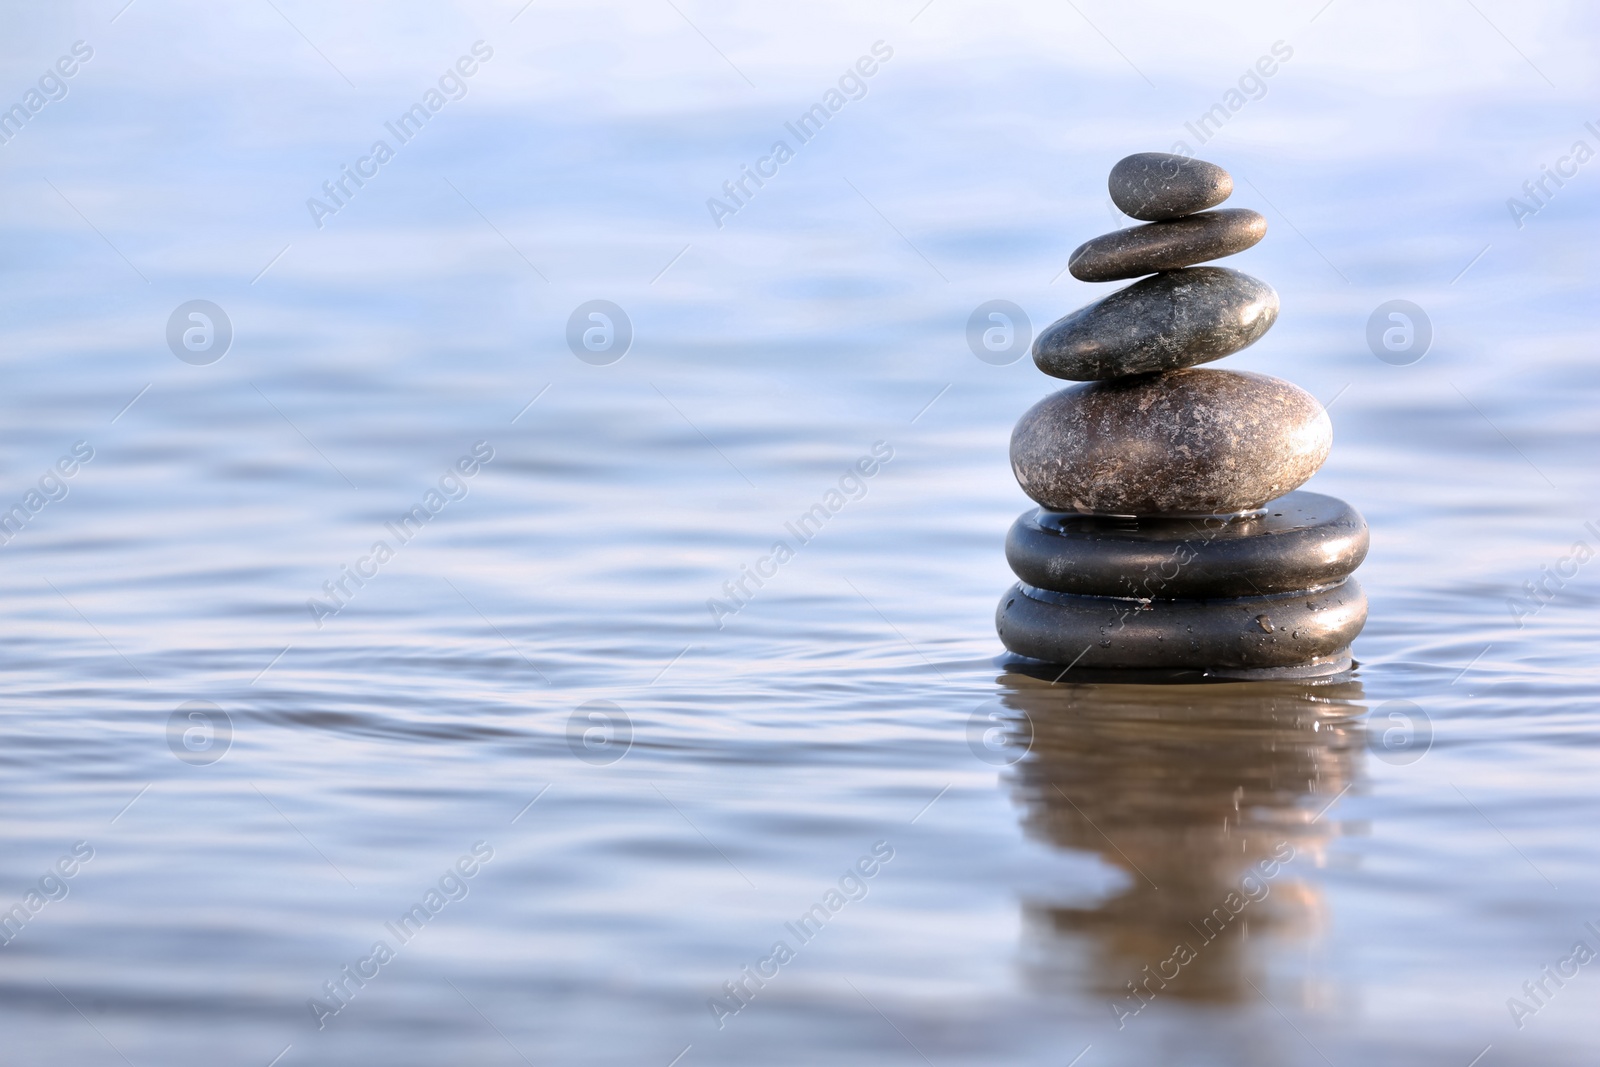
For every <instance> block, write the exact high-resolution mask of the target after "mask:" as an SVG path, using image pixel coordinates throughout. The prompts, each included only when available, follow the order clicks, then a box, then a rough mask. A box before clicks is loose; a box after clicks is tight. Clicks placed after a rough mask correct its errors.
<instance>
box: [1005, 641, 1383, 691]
mask: <svg viewBox="0 0 1600 1067" xmlns="http://www.w3.org/2000/svg"><path fill="white" fill-rule="evenodd" d="M995 665H996V666H998V667H1002V668H1004V669H1005V670H1008V671H1011V672H1012V673H1014V674H1026V675H1028V676H1029V677H1030V678H1037V679H1039V680H1040V681H1044V682H1051V683H1060V684H1062V685H1069V684H1070V685H1206V684H1216V683H1224V682H1294V683H1298V684H1304V685H1325V684H1334V683H1340V682H1345V681H1347V680H1348V679H1349V678H1350V672H1351V671H1353V670H1355V668H1356V666H1357V664H1356V661H1355V660H1354V659H1353V658H1351V655H1350V650H1349V649H1348V648H1346V649H1341V650H1340V651H1338V652H1335V653H1334V654H1333V655H1331V656H1328V657H1326V658H1319V659H1318V660H1317V661H1316V662H1314V663H1302V664H1300V665H1298V666H1295V667H1208V668H1206V669H1204V670H1201V669H1199V668H1194V667H1168V668H1162V669H1156V668H1153V667H1091V668H1088V669H1085V668H1083V667H1073V668H1071V669H1070V670H1068V669H1066V667H1065V665H1064V664H1061V663H1046V662H1045V661H1044V660H1042V659H1030V658H1029V657H1027V656H1019V655H1017V654H1016V653H1015V652H1007V653H1005V654H1004V655H1002V656H999V657H997V658H996V660H995Z"/></svg>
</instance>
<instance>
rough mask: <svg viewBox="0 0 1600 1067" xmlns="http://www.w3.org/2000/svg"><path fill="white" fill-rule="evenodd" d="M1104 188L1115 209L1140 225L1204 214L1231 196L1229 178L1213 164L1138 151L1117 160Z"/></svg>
mask: <svg viewBox="0 0 1600 1067" xmlns="http://www.w3.org/2000/svg"><path fill="white" fill-rule="evenodd" d="M1106 185H1107V188H1109V189H1110V191H1111V202H1112V203H1114V204H1116V205H1117V210H1119V211H1121V212H1122V213H1123V214H1124V215H1127V216H1128V217H1130V218H1135V219H1140V220H1142V221H1144V222H1160V221H1161V220H1163V219H1175V218H1177V217H1178V216H1179V215H1191V214H1193V213H1194V212H1196V211H1204V210H1205V209H1206V208H1208V207H1216V206H1217V205H1218V204H1220V203H1222V202H1223V201H1224V200H1226V199H1228V197H1229V196H1231V195H1232V194H1233V178H1232V177H1231V176H1230V175H1229V174H1228V172H1227V171H1225V170H1223V169H1222V168H1221V167H1219V166H1217V165H1216V164H1215V163H1207V162H1206V161H1205V160H1202V159H1190V158H1189V157H1187V156H1175V155H1171V154H1169V153H1167V152H1138V153H1135V154H1134V155H1131V156H1128V157H1126V158H1125V159H1122V160H1120V161H1118V163H1117V165H1116V166H1114V167H1112V168H1111V177H1110V180H1109V181H1108V182H1107V183H1106Z"/></svg>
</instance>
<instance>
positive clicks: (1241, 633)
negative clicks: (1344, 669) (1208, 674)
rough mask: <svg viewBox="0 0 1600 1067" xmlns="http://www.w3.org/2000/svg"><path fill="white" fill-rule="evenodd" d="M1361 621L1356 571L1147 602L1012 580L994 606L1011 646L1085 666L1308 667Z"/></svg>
mask: <svg viewBox="0 0 1600 1067" xmlns="http://www.w3.org/2000/svg"><path fill="white" fill-rule="evenodd" d="M1366 621H1367V598H1366V595H1365V594H1364V593H1362V591H1361V586H1359V585H1357V584H1356V580H1355V579H1354V578H1347V579H1345V580H1344V581H1343V582H1340V583H1339V584H1338V585H1335V586H1332V587H1330V588H1328V589H1324V590H1320V591H1318V592H1314V593H1282V594H1279V595H1277V596H1252V597H1233V598H1229V599H1219V600H1153V601H1150V602H1149V603H1148V604H1143V603H1141V602H1139V601H1135V600H1117V599H1113V598H1111V597H1092V596H1074V595H1072V594H1070V593H1052V592H1049V591H1048V590H1044V589H1036V588H1034V587H1032V586H1029V585H1024V584H1022V583H1018V584H1016V585H1014V586H1012V587H1011V588H1010V590H1008V591H1007V592H1006V595H1005V596H1004V597H1002V598H1001V600H1000V607H999V610H998V611H997V612H996V613H995V626H996V628H997V629H998V630H999V632H1000V640H1001V641H1002V642H1003V643H1004V644H1005V646H1006V648H1008V649H1010V650H1011V651H1012V652H1015V653H1016V654H1017V655H1019V656H1027V657H1029V658H1031V659H1036V660H1043V661H1045V662H1047V663H1060V664H1063V665H1071V666H1072V667H1073V668H1074V669H1077V668H1084V669H1088V670H1095V669H1118V670H1126V669H1192V670H1202V671H1205V670H1249V669H1259V668H1270V667H1307V666H1310V667H1315V666H1320V665H1325V664H1329V663H1337V662H1338V661H1340V660H1342V659H1344V658H1345V657H1347V656H1348V655H1349V647H1350V642H1351V641H1352V640H1354V639H1355V637H1356V635H1357V634H1359V633H1360V632H1361V627H1362V626H1363V625H1364V624H1365V623H1366Z"/></svg>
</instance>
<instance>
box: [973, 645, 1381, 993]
mask: <svg viewBox="0 0 1600 1067" xmlns="http://www.w3.org/2000/svg"><path fill="white" fill-rule="evenodd" d="M1001 683H1002V686H1003V691H1002V696H1001V702H1002V703H1003V704H1004V705H1005V706H1006V707H1007V708H1008V709H1010V710H1011V711H1012V713H1013V714H1020V715H1021V716H1025V717H1026V719H1027V720H1029V721H1031V724H1032V727H1031V728H1032V741H1033V744H1032V750H1031V751H1030V752H1029V754H1028V756H1027V758H1025V759H1023V760H1022V761H1021V762H1019V763H1018V764H1016V766H1015V767H1013V768H1012V771H1011V776H1010V777H1011V784H1012V788H1013V792H1014V796H1015V798H1016V800H1017V801H1018V803H1019V804H1020V805H1021V806H1022V808H1023V810H1024V815H1023V828H1024V830H1025V832H1026V833H1027V834H1028V835H1029V836H1030V837H1034V838H1036V839H1039V840H1042V841H1045V842H1048V843H1049V844H1052V845H1055V846H1058V847H1060V848H1066V849H1074V850H1079V851H1086V852H1092V853H1094V854H1096V855H1097V856H1098V857H1099V858H1100V859H1102V860H1104V861H1105V862H1106V863H1108V864H1110V865H1112V866H1113V867H1116V868H1118V869H1119V870H1121V871H1122V872H1124V873H1125V874H1126V875H1127V885H1126V886H1125V887H1124V888H1121V889H1119V890H1116V891H1115V892H1113V894H1112V895H1111V896H1109V897H1108V898H1107V899H1105V900H1103V901H1102V902H1100V903H1099V904H1096V905H1094V906H1088V907H1085V906H1069V905H1065V904H1062V903H1059V902H1053V901H1046V900H1027V901H1025V902H1024V919H1025V925H1026V926H1028V927H1029V928H1030V931H1029V932H1030V934H1031V935H1032V937H1031V940H1032V941H1033V942H1034V943H1033V944H1032V945H1030V949H1031V952H1030V956H1031V959H1030V971H1031V972H1032V974H1033V977H1034V978H1035V979H1036V980H1037V981H1038V982H1040V983H1041V984H1044V985H1060V984H1063V983H1065V984H1069V985H1074V986H1078V987H1080V988H1081V989H1082V990H1083V991H1085V992H1088V993H1091V994H1093V995H1096V996H1104V997H1106V998H1107V1000H1108V1001H1114V1002H1118V1003H1123V1004H1125V1005H1126V1008H1125V1010H1131V1009H1137V1008H1138V1007H1139V1005H1140V1004H1141V1003H1142V1001H1141V1000H1140V999H1136V998H1135V997H1134V994H1133V992H1132V987H1131V985H1130V983H1131V984H1132V985H1137V986H1138V987H1139V988H1140V990H1141V993H1142V994H1143V996H1144V997H1145V998H1146V999H1149V998H1153V999H1156V1000H1160V999H1163V998H1175V999H1186V1000H1190V1001H1214V1002H1215V1001H1220V1002H1228V1001H1235V1000H1239V999H1240V998H1242V997H1244V996H1247V995H1248V996H1254V994H1253V993H1252V992H1251V990H1250V987H1249V985H1248V984H1246V979H1247V978H1248V979H1250V980H1252V981H1255V982H1256V984H1257V985H1260V984H1262V979H1261V977H1260V976H1259V974H1258V973H1257V969H1256V967H1254V966H1252V960H1251V954H1250V945H1251V943H1252V942H1253V941H1255V940H1256V939H1259V938H1261V937H1263V936H1264V935H1276V936H1280V937H1291V938H1305V937H1307V936H1308V935H1309V934H1310V933H1311V932H1312V931H1313V930H1314V929H1315V928H1316V927H1317V926H1319V925H1320V924H1321V913H1322V900H1321V896H1320V894H1319V893H1318V891H1317V890H1316V889H1315V888H1314V887H1313V886H1311V885H1310V884H1308V883H1306V882H1304V881H1301V875H1302V874H1303V872H1304V871H1305V870H1307V869H1308V868H1309V867H1314V866H1318V865H1320V864H1321V862H1322V854H1323V851H1324V847H1325V844H1326V841H1327V839H1328V837H1329V836H1330V834H1331V831H1330V829H1329V826H1328V823H1327V821H1326V820H1323V819H1319V818H1318V813H1319V812H1321V811H1322V810H1323V809H1324V808H1325V807H1326V806H1327V805H1328V804H1329V803H1330V802H1331V801H1332V800H1334V798H1335V797H1337V796H1338V795H1339V794H1340V793H1341V792H1342V791H1343V790H1345V789H1346V788H1348V787H1349V786H1350V785H1351V783H1352V782H1353V780H1354V779H1355V777H1356V775H1357V774H1358V773H1359V771H1360V758H1361V756H1360V753H1361V743H1362V734H1361V727H1360V725H1359V722H1358V721H1357V719H1356V717H1357V716H1359V715H1360V714H1361V713H1362V712H1363V710H1364V708H1363V707H1362V706H1360V705H1359V704H1358V703H1357V701H1359V700H1360V699H1361V697H1362V691H1361V685H1360V683H1359V682H1354V681H1346V682H1337V683H1332V684H1324V685H1313V684H1305V683H1291V682H1257V683H1246V684H1231V685H1182V686H1176V685H1175V686H1155V685H1150V686H1145V685H1108V686H1097V685H1066V684H1062V685H1051V684H1049V683H1048V682H1042V681H1038V680H1036V679H1034V678H1030V677H1027V676H1023V675H1016V674H1009V675H1006V676H1005V677H1004V678H1002V679H1001ZM1291 849H1292V855H1293V859H1290V860H1289V861H1288V862H1287V863H1286V864H1283V865H1280V864H1278V863H1277V862H1275V861H1276V860H1281V859H1283V858H1284V857H1285V856H1286V855H1289V854H1290V850H1291ZM1263 872H1266V873H1267V875H1268V877H1265V878H1263V877H1262V873H1263ZM1157 887H1159V888H1157ZM1230 894H1234V896H1233V897H1232V898H1231V899H1230ZM1216 909H1221V911H1220V912H1219V911H1217V910H1216ZM1208 919H1209V921H1208ZM1224 920H1226V921H1224ZM1180 945H1185V946H1188V947H1189V950H1190V953H1192V958H1187V959H1185V958H1184V957H1185V956H1187V955H1189V954H1188V953H1181V954H1178V955H1177V957H1176V959H1177V962H1167V961H1169V960H1174V958H1175V949H1177V947H1178V946H1180ZM1081 946H1086V947H1087V953H1084V952H1083V951H1081ZM1147 967H1148V968H1149V969H1148V970H1146V968H1147ZM1080 968H1081V973H1074V972H1079V971H1080ZM1174 971H1176V976H1175V977H1174V976H1173V974H1174ZM1124 998H1127V999H1126V1001H1124Z"/></svg>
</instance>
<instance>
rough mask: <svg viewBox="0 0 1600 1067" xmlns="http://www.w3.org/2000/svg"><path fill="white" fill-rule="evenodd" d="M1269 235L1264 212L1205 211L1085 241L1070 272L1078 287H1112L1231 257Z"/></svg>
mask: <svg viewBox="0 0 1600 1067" xmlns="http://www.w3.org/2000/svg"><path fill="white" fill-rule="evenodd" d="M1266 235H1267V220H1266V217H1265V216H1263V215H1262V214H1261V213H1260V212H1256V211H1251V210H1250V209H1249V208H1242V207H1240V208H1223V209H1222V210H1220V211H1202V212H1201V213H1200V214H1198V215H1185V216H1184V217H1183V218H1181V219H1171V220H1169V221H1167V222H1152V223H1150V225H1148V226H1132V227H1129V228H1128V229H1126V230H1117V231H1116V232H1114V233H1107V234H1102V235H1101V236H1099V237H1095V238H1093V239H1091V240H1088V241H1085V242H1084V243H1083V244H1081V245H1079V246H1078V249H1077V251H1075V252H1073V253H1072V258H1071V259H1069V260H1068V261H1067V269H1068V270H1069V271H1071V272H1072V276H1073V277H1074V278H1076V279H1078V280H1079V281H1080V282H1114V281H1117V280H1119V279H1122V278H1137V277H1139V276H1140V275H1141V274H1154V273H1155V272H1156V271H1158V270H1177V269H1178V268H1179V267H1189V266H1193V265H1194V264H1196V263H1204V262H1205V261H1206V260H1208V259H1221V258H1222V257H1223V256H1231V255H1234V254H1236V253H1239V252H1243V251H1244V250H1245V249H1247V248H1249V247H1251V246H1252V245H1254V244H1255V243H1256V242H1258V241H1260V240H1261V239H1262V238H1263V237H1265V236H1266Z"/></svg>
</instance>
